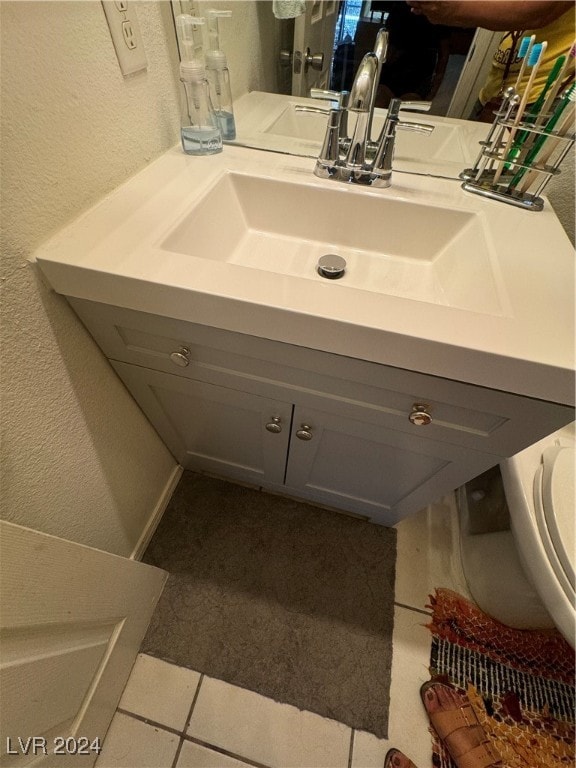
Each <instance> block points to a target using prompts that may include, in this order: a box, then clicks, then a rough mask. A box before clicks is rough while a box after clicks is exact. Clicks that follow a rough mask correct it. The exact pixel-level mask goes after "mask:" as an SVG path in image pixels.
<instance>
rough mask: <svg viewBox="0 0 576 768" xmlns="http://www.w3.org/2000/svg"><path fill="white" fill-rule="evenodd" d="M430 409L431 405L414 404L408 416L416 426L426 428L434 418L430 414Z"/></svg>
mask: <svg viewBox="0 0 576 768" xmlns="http://www.w3.org/2000/svg"><path fill="white" fill-rule="evenodd" d="M429 408H430V406H429V405H424V404H423V403H414V405H413V406H412V410H411V411H410V416H408V418H409V419H410V421H411V422H412V424H415V425H416V426H417V427H425V426H426V425H427V424H430V423H431V422H432V416H431V415H430V414H429V413H428V409H429Z"/></svg>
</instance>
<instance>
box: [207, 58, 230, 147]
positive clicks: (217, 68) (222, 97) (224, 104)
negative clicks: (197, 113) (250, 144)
mask: <svg viewBox="0 0 576 768" xmlns="http://www.w3.org/2000/svg"><path fill="white" fill-rule="evenodd" d="M206 77H207V79H208V84H209V88H210V99H211V101H212V105H213V106H214V111H215V113H216V117H217V119H218V123H219V125H220V130H221V131H222V138H223V139H224V141H233V140H234V139H235V138H236V123H235V121H234V108H233V106H232V93H231V91H230V72H229V71H228V66H227V62H226V54H225V53H224V52H223V51H206Z"/></svg>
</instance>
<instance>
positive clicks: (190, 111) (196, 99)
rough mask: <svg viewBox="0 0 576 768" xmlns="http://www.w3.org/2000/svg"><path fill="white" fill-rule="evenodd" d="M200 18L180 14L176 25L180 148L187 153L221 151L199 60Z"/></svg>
mask: <svg viewBox="0 0 576 768" xmlns="http://www.w3.org/2000/svg"><path fill="white" fill-rule="evenodd" d="M203 24H204V19H203V18H198V17H195V16H191V15H190V14H180V15H179V16H177V17H176V29H177V31H178V42H179V45H180V56H181V58H182V61H181V63H180V82H181V89H180V102H181V103H180V117H181V136H182V149H183V150H184V152H186V154H188V155H213V154H215V153H216V152H221V151H222V132H221V130H220V124H219V122H218V119H217V117H216V114H215V112H214V107H213V106H212V102H211V101H210V93H209V87H208V81H207V79H206V71H205V69H204V64H203V63H202V59H201V57H202V50H203V43H202V26H203Z"/></svg>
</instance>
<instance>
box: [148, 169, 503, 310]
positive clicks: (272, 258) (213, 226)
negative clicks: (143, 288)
mask: <svg viewBox="0 0 576 768" xmlns="http://www.w3.org/2000/svg"><path fill="white" fill-rule="evenodd" d="M329 184H331V182H330V183H329ZM160 248H161V249H163V250H165V251H171V252H174V253H178V254H185V255H188V256H191V257H197V258H202V259H206V260H210V261H212V262H225V263H227V264H231V265H238V266H241V267H244V268H248V269H252V270H259V271H260V273H261V272H262V271H265V272H272V273H275V274H278V275H287V276H291V277H293V278H301V279H306V280H310V281H316V282H318V283H319V284H321V285H322V288H323V290H333V291H334V292H335V294H334V300H335V302H338V301H341V300H345V299H344V298H343V293H342V292H345V291H346V288H355V289H360V290H364V291H369V292H370V293H372V294H383V295H388V296H396V297H401V298H404V299H411V300H415V301H420V302H427V303H430V304H435V305H443V306H448V307H455V308H459V309H464V310H468V311H471V312H479V313H484V314H492V315H502V314H505V309H504V303H505V302H504V296H505V292H504V290H503V286H502V282H501V281H500V280H498V277H497V276H498V274H499V270H498V264H497V260H496V256H495V253H494V251H493V248H492V246H491V239H490V234H489V232H488V230H487V225H486V221H485V218H484V216H483V215H482V214H481V213H477V212H475V211H471V210H463V209H458V208H447V207H445V206H442V207H441V206H435V205H430V204H423V203H421V202H413V201H411V200H406V199H402V198H400V197H398V196H384V195H383V194H382V192H381V191H378V192H373V191H369V190H365V189H361V190H358V189H357V188H355V187H350V186H347V185H342V184H338V183H334V184H332V186H329V185H328V186H327V185H324V186H321V187H319V186H317V185H314V184H308V183H298V182H293V181H284V180H279V179H274V178H266V177H259V176H254V175H249V174H244V173H237V172H227V173H224V174H221V175H220V176H219V177H218V179H217V180H216V181H215V182H214V183H213V184H212V185H211V186H210V187H209V189H208V190H207V191H206V192H205V193H204V194H203V195H202V196H201V197H199V199H198V200H197V201H196V202H195V204H194V206H193V208H192V209H191V210H190V209H189V210H188V211H187V213H186V214H185V215H184V216H183V217H182V218H181V219H180V220H179V221H178V222H177V224H176V225H175V226H174V227H173V228H172V229H171V231H170V232H169V234H168V235H167V236H165V237H164V238H163V240H162V242H161V243H160ZM325 254H337V255H339V256H341V257H343V258H344V259H345V260H346V264H347V267H346V271H345V274H344V276H343V277H342V278H340V279H338V280H327V279H326V278H324V277H321V276H320V275H319V274H318V271H317V268H316V266H317V263H318V260H319V259H320V257H322V256H323V255H325Z"/></svg>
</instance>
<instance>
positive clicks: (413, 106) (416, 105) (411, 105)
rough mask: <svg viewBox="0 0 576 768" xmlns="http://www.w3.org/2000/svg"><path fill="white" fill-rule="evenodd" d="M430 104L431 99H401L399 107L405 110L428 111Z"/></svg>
mask: <svg viewBox="0 0 576 768" xmlns="http://www.w3.org/2000/svg"><path fill="white" fill-rule="evenodd" d="M431 106H432V102H431V101H402V102H400V109H405V110H406V111H407V112H429V111H430V108H431Z"/></svg>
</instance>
